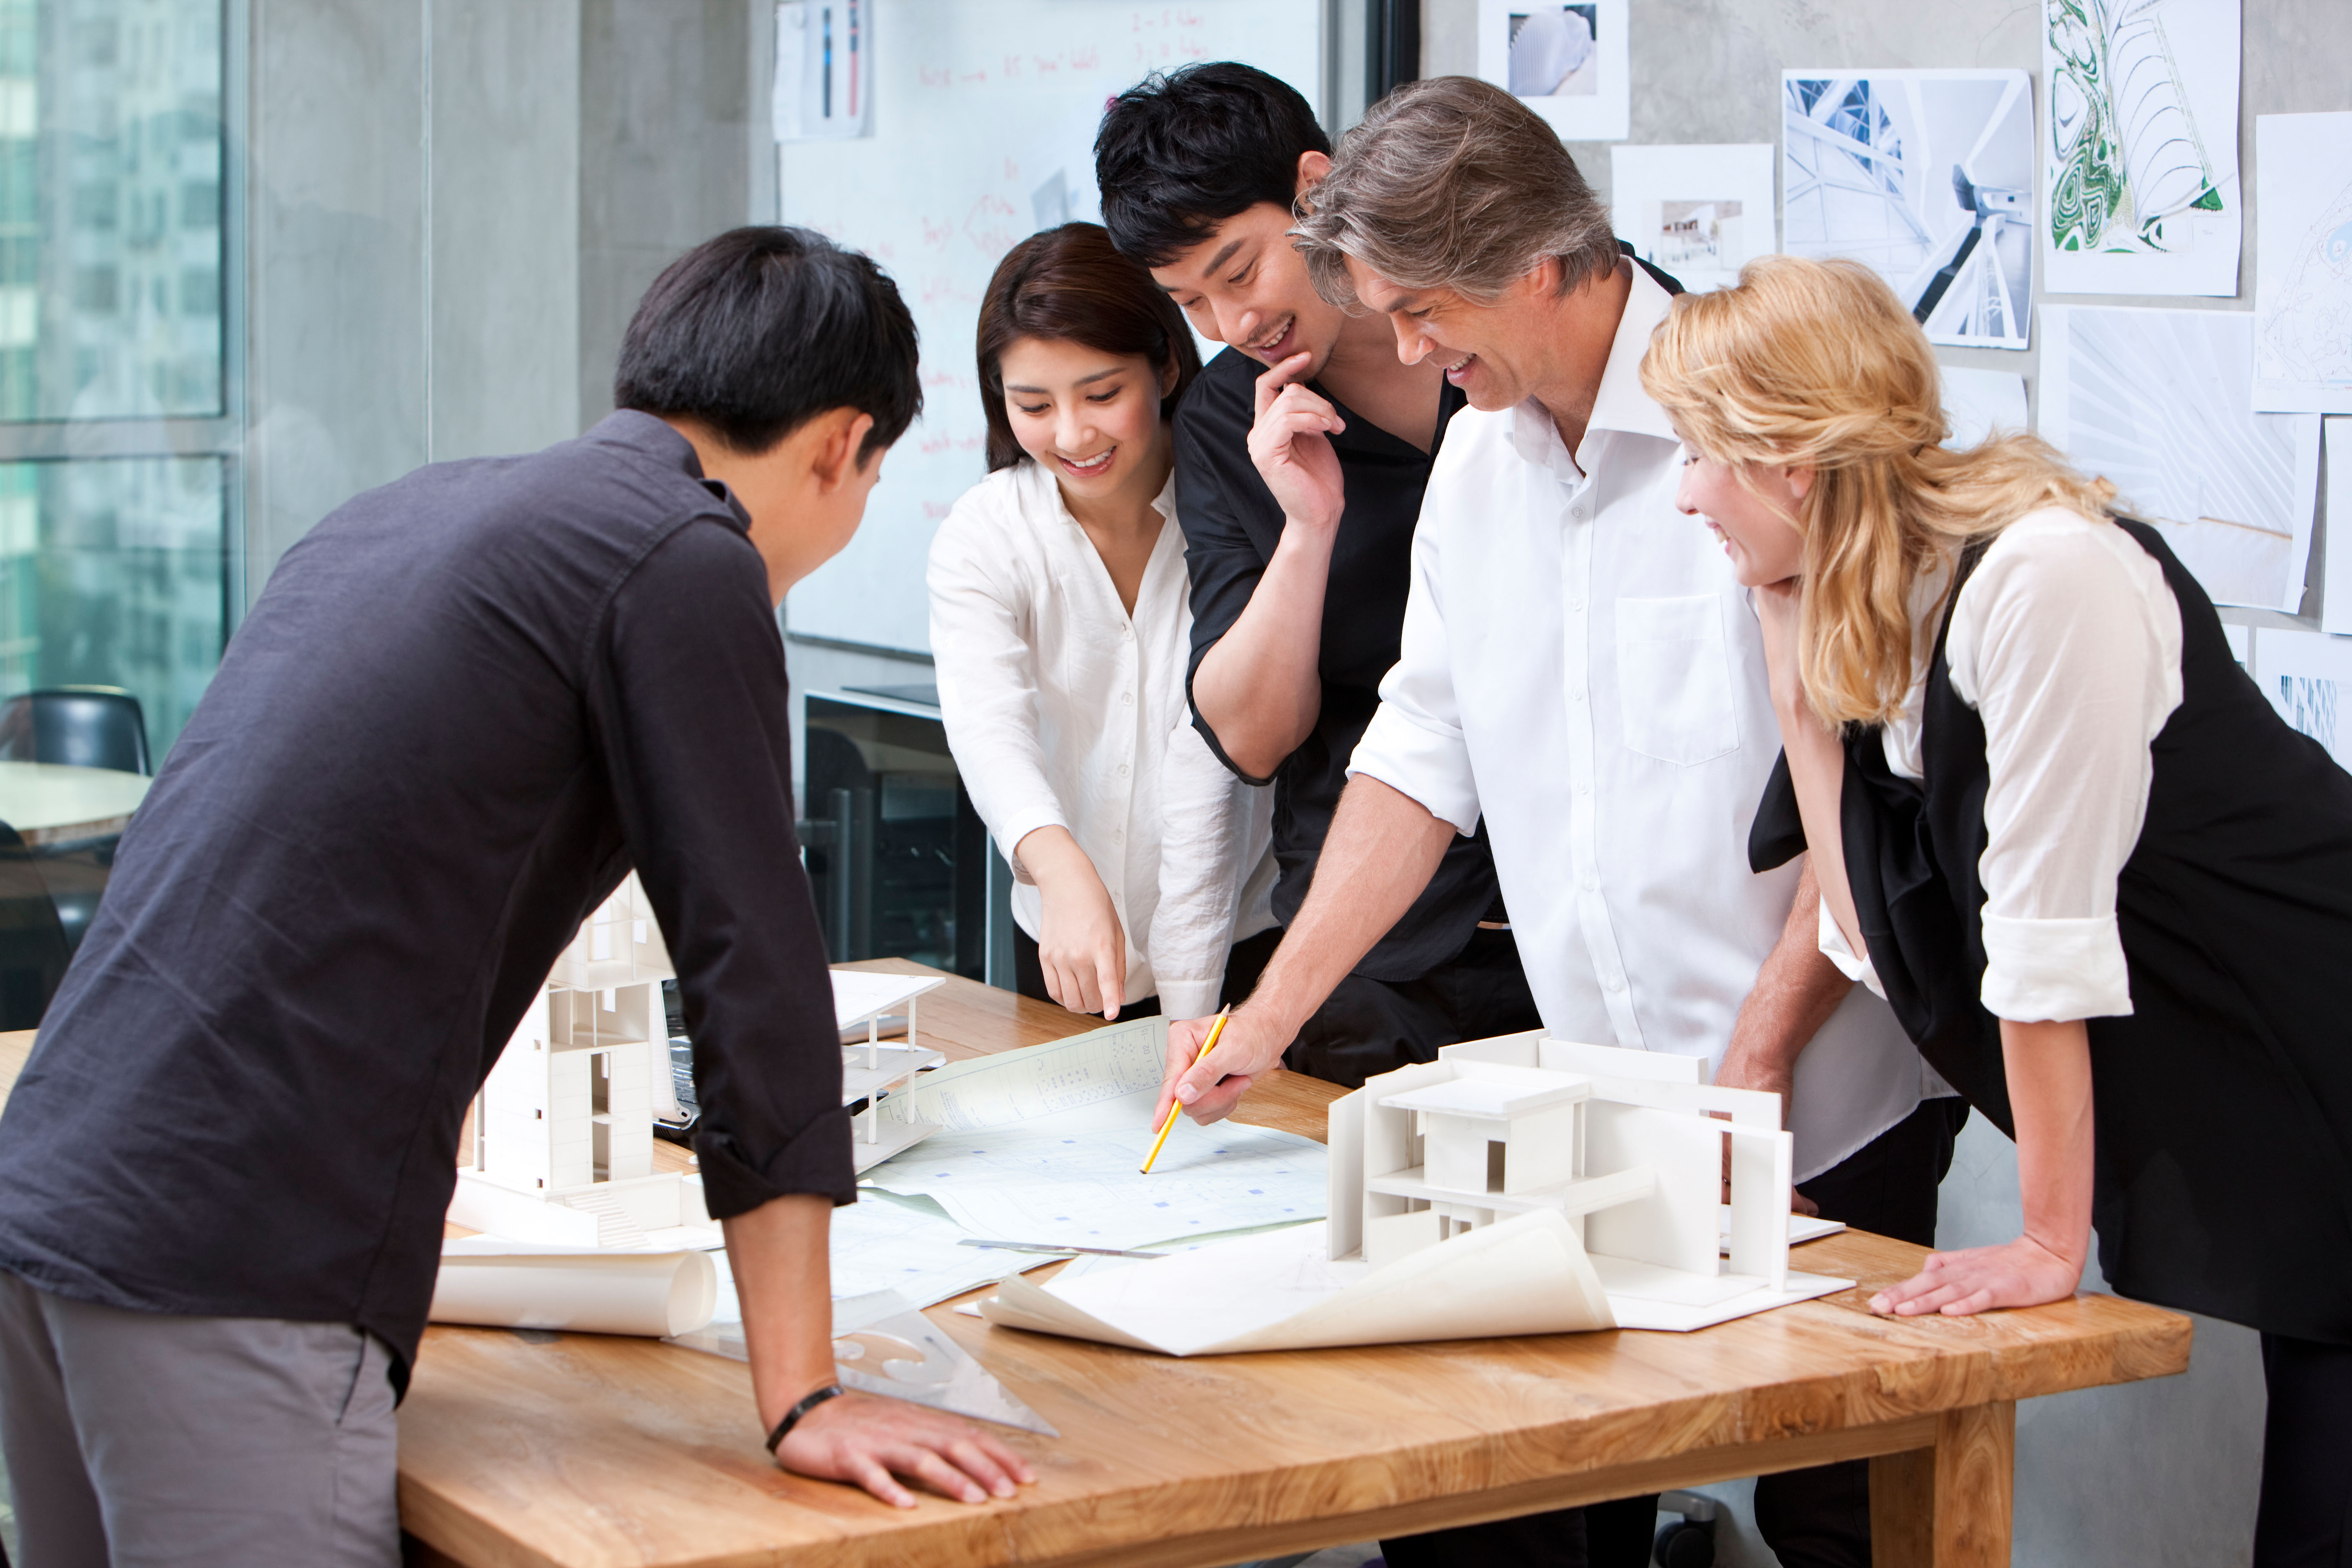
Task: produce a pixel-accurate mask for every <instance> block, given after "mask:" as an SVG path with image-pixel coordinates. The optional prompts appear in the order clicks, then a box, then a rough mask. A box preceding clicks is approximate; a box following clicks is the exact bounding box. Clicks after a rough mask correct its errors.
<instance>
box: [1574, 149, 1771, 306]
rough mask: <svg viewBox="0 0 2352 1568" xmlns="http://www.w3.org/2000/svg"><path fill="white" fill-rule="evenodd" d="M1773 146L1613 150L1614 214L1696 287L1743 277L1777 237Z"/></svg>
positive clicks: (1639, 252) (1643, 254)
mask: <svg viewBox="0 0 2352 1568" xmlns="http://www.w3.org/2000/svg"><path fill="white" fill-rule="evenodd" d="M1772 153H1773V148H1772V146H1771V144H1770V143H1769V142H1758V143H1756V144H1754V145H1752V146H1747V145H1737V146H1713V147H1696V146H1694V147H1634V146H1626V145H1622V144H1621V145H1618V146H1614V147H1612V148H1610V149H1609V188H1610V192H1611V199H1612V203H1613V204H1614V205H1613V206H1612V209H1611V213H1610V219H1611V222H1612V225H1613V226H1615V228H1616V230H1617V233H1618V235H1619V237H1622V238H1623V239H1624V240H1626V241H1627V242H1628V243H1630V244H1631V245H1632V246H1633V254H1634V255H1636V256H1638V257H1640V258H1642V259H1643V260H1644V261H1646V262H1648V263H1649V264H1650V265H1651V266H1653V267H1655V268H1660V269H1661V270H1663V271H1665V272H1668V273H1671V274H1673V275H1674V277H1675V279H1677V280H1679V281H1680V282H1681V284H1682V286H1683V287H1684V288H1685V289H1689V290H1690V291H1691V292H1692V293H1694V294H1704V293H1706V292H1708V291H1709V290H1711V289H1727V288H1729V287H1731V285H1732V284H1734V283H1737V282H1738V281H1739V269H1740V268H1741V267H1742V266H1744V265H1746V263H1747V261H1748V258H1750V257H1755V256H1767V255H1769V254H1770V253H1771V252H1772V251H1773V250H1775V249H1777V248H1778V247H1777V246H1775V245H1774V243H1773V227H1772V223H1773V202H1772Z"/></svg>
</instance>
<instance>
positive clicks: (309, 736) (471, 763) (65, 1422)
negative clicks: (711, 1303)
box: [0, 228, 1029, 1568]
mask: <svg viewBox="0 0 2352 1568" xmlns="http://www.w3.org/2000/svg"><path fill="white" fill-rule="evenodd" d="M614 402H615V403H616V404H617V405H619V406H620V407H621V408H622V409H623V410H624V412H620V413H616V414H614V415H613V416H610V417H609V418H607V419H605V420H604V422H603V423H601V424H599V425H598V426H596V427H595V428H594V429H593V430H592V431H590V432H589V433H588V434H587V435H586V436H584V437H582V438H580V439H579V440H576V441H570V442H565V443H563V444H562V445H559V446H556V447H551V448H549V449H548V450H546V451H544V452H541V453H539V454H537V455H535V456H531V457H527V458H500V459H488V460H481V461H475V462H465V463H449V464H443V465H439V466H436V467H433V468H424V469H420V470H418V471H417V472H416V473H414V474H411V475H410V476H408V477H407V478H406V479H402V480H399V481H397V482H396V483H394V484H391V485H388V486H386V487H384V488H383V489H379V490H375V491H372V492H370V493H368V494H366V495H362V496H360V497H359V498H357V499H356V500H352V501H351V502H350V503H349V504H347V505H345V506H344V507H342V508H341V510H338V511H337V512H336V513H335V514H334V515H332V516H331V517H329V518H328V519H327V520H326V521H322V522H321V523H320V524H319V525H318V527H317V528H315V529H314V530H312V531H311V532H310V535H309V537H308V538H306V539H304V540H303V541H302V542H300V543H299V544H298V545H296V546H295V548H294V549H293V550H291V551H290V552H288V554H287V555H286V558H285V560H284V562H283V563H281V564H280V565H279V566H278V570H277V571H276V573H275V574H273V575H272V577H271V580H270V583H269V585H268V591H267V592H265V593H264V594H263V595H262V596H261V598H260V601H259V602H258V603H257V605H255V606H254V610H253V613H252V615H251V616H249V617H248V618H247V621H246V624H245V626H243V628H242V629H241V630H240V631H239V633H238V634H237V637H236V640H235V641H234V642H233V643H232V644H231V646H230V647H229V649H228V652H227V655H226V658H224V659H223V660H222V664H221V668H220V671H219V674H218V675H217V676H216V677H215V679H214V682H213V684H212V687H211V689H210V691H209V692H208V693H207V695H206V696H205V700H204V702H203V704H202V705H201V706H200V707H199V708H198V710H197V711H196V714H195V716H194V719H193V720H192V721H190V722H189V725H188V728H187V730H186V731H185V732H184V734H183V735H182V736H181V738H180V740H179V742H178V744H177V745H176V746H174V747H173V752H172V754H171V757H170V760H169V762H168V763H166V765H165V767H164V769H163V773H162V775H161V776H160V777H158V778H157V780H156V781H155V784H154V788H153V790H152V793H151V794H150V795H149V796H148V798H147V802H146V804H145V805H143V806H142V808H141V810H140V812H139V815H138V817H137V819H136V821H135V822H134V823H133V825H132V826H131V830H130V832H129V833H128V834H127V835H125V837H124V839H123V842H122V846H121V855H120V858H119V859H118V861H117V864H116V869H115V874H114V879H113V883H112V886H111V887H110V889H109V891H108V895H107V899H106V901H105V904H104V906H103V907H102V908H101V910H100V914H99V917H98V920H97V921H96V922H95V924H94V925H93V927H92V929H91V931H90V932H89V938H88V940H87V941H85V942H83V944H82V947H81V950H80V952H79V956H78V958H77V960H76V962H75V963H74V965H73V967H72V968H71V970H70V971H69V972H68V974H67V976H66V979H65V983H64V984H63V986H62V987H61V988H60V989H59V991H58V996H57V998H56V1001H55V1003H54V1005H52V1007H51V1010H50V1012H49V1014H48V1017H47V1021H46V1024H45V1026H44V1027H43V1030H42V1034H41V1038H40V1042H39V1045H38V1046H37V1048H36V1049H35V1051H34V1053H33V1056H32V1058H31V1060H30V1061H29V1062H28V1063H27V1064H26V1069H25V1072H24V1075H23V1078H22V1079H21V1080H20V1081H19V1083H18V1084H17V1086H16V1092H15V1094H14V1096H13V1098H12V1099H11V1100H10V1101H9V1103H8V1107H7V1111H6V1117H5V1121H0V1437H5V1444H6V1451H7V1460H8V1467H9V1469H10V1471H11V1472H12V1475H13V1477H14V1479H15V1481H16V1503H17V1512H18V1520H19V1527H20V1529H21V1531H22V1532H23V1534H22V1539H23V1542H24V1545H25V1548H26V1554H27V1555H28V1556H29V1558H30V1559H31V1561H32V1562H34V1563H44V1562H47V1563H58V1564H79V1563H104V1562H107V1561H108V1560H110V1558H111V1560H113V1561H117V1562H127V1561H139V1562H151V1561H163V1560H167V1559H168V1560H172V1561H188V1562H207V1563H239V1564H246V1565H251V1564H278V1563H284V1564H289V1565H292V1564H302V1565H306V1568H310V1565H316V1564H325V1563H333V1564H343V1563H353V1564H357V1563H369V1564H378V1565H382V1564H389V1563H394V1562H395V1561H397V1557H398V1552H399V1542H398V1531H397V1525H396V1520H395V1516H394V1500H393V1487H394V1446H393V1441H392V1433H393V1426H392V1405H393V1401H394V1395H395V1394H396V1391H397V1390H398V1389H400V1388H402V1387H404V1386H405V1384H406V1380H407V1371H408V1367H409V1365H410V1363H412V1362H413V1361H414V1359H415V1354H416V1349H417V1344H418V1341H419V1338H420V1336H421V1334H422V1332H423V1330H424V1326H425V1311H426V1307H427V1304H428V1302H429V1300H430V1299H431V1295H432V1291H433V1286H434V1279H435V1272H436V1268H437V1266H438V1261H439V1254H440V1249H441V1226H442V1218H443V1215H444V1213H445V1212H446V1208H447V1205H448V1201H449V1196H450V1192H451V1188H452V1186H453V1185H454V1183H455V1180H456V1164H457V1134H458V1128H459V1123H460V1121H461V1120H462V1118H463V1117H464V1114H465V1110H466V1106H467V1101H468V1100H470V1099H471V1097H472V1096H473V1094H474V1093H475V1091H476V1090H477V1089H478V1087H479V1086H480V1084H481V1082H482V1079H483V1078H484V1076H485V1075H486V1074H487V1073H488V1070H489V1068H490V1067H491V1065H492V1063H493V1062H494V1061H495V1060H496V1059H497V1058H498V1056H499V1051H500V1050H501V1048H502V1047H504V1046H505V1044H506V1042H507V1039H508V1037H509V1036H510V1035H511V1034H512V1032H513V1031H514V1029H515V1026H516V1025H517V1024H518V1022H519V1021H520V1018H521V1016H522V1014H523V1011H524V1009H525V1007H526V1005H528V1003H529V1002H530V998H531V997H532V996H533V995H534V994H536V993H537V992H538V990H539V988H540V987H541V985H542V984H544V983H545V981H546V978H547V974H548V971H549V969H550V967H551V965H552V964H553V963H554V961H555V959H556V956H557V955H558V953H559V952H561V950H562V947H563V945H564V943H565V942H567V941H568V940H569V939H570V938H571V936H572V931H573V930H574V928H575V927H576V926H577V925H578V923H579V922H580V921H581V920H582V919H583V917H584V916H585V915H586V914H587V913H588V912H589V911H590V910H593V909H594V908H595V906H596V905H597V904H598V903H600V902H601V901H602V900H604V898H605V897H606V896H607V895H608V894H609V893H610V892H611V891H612V889H614V886H615V885H616V884H617V883H618V882H619V880H620V879H621V878H622V877H623V876H624V875H625V873H626V872H627V871H628V870H629V868H631V867H632V866H634V867H635V869H636V870H637V872H638V874H639V876H640V878H641V879H642V880H643V883H644V885H645V888H646V892H647V894H648V896H649V897H650V898H651V900H652V902H653V905H654V908H655V910H656V913H657V915H658V916H659V918H660V922H661V926H662V930H663V933H664V935H665V936H666V937H667V940H668V945H669V951H670V952H671V953H672V954H673V955H674V957H675V959H676V962H677V970H678V979H679V985H680V988H681V990H682V992H683V994H684V998H685V1005H686V1016H687V1024H688V1032H689V1033H690V1034H691V1035H692V1037H693V1038H694V1044H695V1057H696V1062H695V1070H696V1079H697V1085H698V1091H699V1098H700V1100H701V1103H702V1106H703V1110H704V1114H703V1119H702V1127H701V1131H700V1132H699V1134H698V1152H699V1155H700V1166H701V1172H702V1175H703V1181H704V1189H705V1194H706V1199H707V1203H708V1205H709V1210H710V1212H711V1214H712V1215H713V1216H714V1217H716V1218H718V1219H719V1220H720V1221H721V1222H722V1224H723V1225H724V1226H725V1229H726V1233H727V1242H728V1248H729V1251H730V1256H731V1258H732V1259H733V1264H734V1275H735V1279H736V1282H737V1288H738V1289H739V1291H740V1295H741V1298H742V1303H743V1309H744V1326H745V1331H746V1336H747V1338H748V1340H749V1342H750V1345H751V1373H752V1384H753V1389H754V1393H755V1394H756V1397H757V1399H758V1404H759V1412H758V1415H759V1419H760V1422H761V1428H762V1429H764V1430H769V1431H771V1432H777V1433H779V1436H781V1443H779V1442H778V1438H777V1437H773V1436H772V1438H771V1446H772V1447H774V1450H775V1453H776V1457H777V1458H778V1459H779V1460H780V1462H782V1463H783V1464H784V1465H786V1466H788V1467H790V1468H793V1469H796V1470H800V1471H802V1472H803V1473H806V1474H810V1475H815V1476H822V1477H827V1478H831V1479H842V1480H851V1481H856V1482H858V1483H859V1484H862V1485H864V1486H866V1488H867V1489H869V1490H872V1491H873V1492H875V1493H876V1494H877V1495H878V1496H882V1497H884V1498H887V1499H889V1500H894V1501H900V1502H905V1503H908V1505H911V1498H910V1497H909V1496H908V1493H907V1492H906V1490H905V1489H904V1488H903V1487H901V1486H900V1485H899V1484H898V1482H897V1481H896V1480H894V1479H892V1476H891V1474H890V1472H892V1471H897V1472H898V1473H899V1474H901V1475H906V1476H909V1477H912V1478H915V1479H920V1480H922V1481H924V1482H927V1483H929V1485H931V1486H933V1487H935V1488H937V1489H940V1490H941V1491H944V1492H946V1493H948V1494H949V1495H951V1496H957V1497H961V1498H963V1499H964V1500H968V1501H979V1500H983V1499H984V1498H985V1497H986V1496H987V1495H988V1491H989V1490H993V1491H995V1492H996V1493H997V1494H998V1495H1000V1496H1003V1495H1010V1493H1011V1491H1012V1489H1013V1481H1014V1480H1015V1479H1029V1478H1028V1472H1027V1470H1026V1468H1025V1467H1024V1466H1023V1465H1022V1464H1021V1462H1020V1461H1019V1460H1018V1459H1017V1458H1015V1457H1014V1456H1013V1454H1012V1453H1011V1452H1010V1451H1009V1450H1006V1449H1005V1448H1003V1447H1002V1446H1001V1445H999V1444H997V1443H996V1442H995V1441H994V1440H993V1439H992V1438H989V1437H986V1436H982V1434H981V1433H980V1432H979V1431H978V1430H977V1429H976V1428H974V1427H971V1426H969V1425H968V1424H966V1423H963V1422H961V1421H957V1420H954V1419H952V1418H946V1417H941V1416H940V1415H935V1414H933V1413H931V1412H929V1411H927V1410H923V1409H921V1408H919V1407H917V1406H914V1405H906V1404H901V1403H898V1402H896V1401H889V1400H878V1399H872V1398H869V1397H866V1396H863V1395H859V1394H846V1395H843V1394H841V1393H840V1390H839V1389H838V1388H837V1387H835V1386H834V1373H833V1364H834V1363H833V1354H832V1349H831V1343H830V1340H831V1312H830V1306H829V1296H830V1291H829V1289H828V1282H827V1276H828V1270H827V1267H826V1251H825V1238H826V1231H827V1227H828V1215H829V1213H830V1211H831V1209H832V1208H833V1206H834V1205H836V1204H841V1203H848V1202H851V1201H853V1198H854V1195H855V1190H856V1189H855V1178H854V1175H853V1173H852V1170H851V1164H850V1144H849V1136H850V1135H849V1129H848V1123H847V1119H846V1117H845V1114H844V1111H843V1109H842V1106H841V1057H840V1050H839V1040H838V1037H837V1035H836V1033H835V1026H834V1015H833V1006H832V993H831V987H830V984H829V982H828V979H827V975H826V973H825V968H824V951H823V948H822V946H821V945H820V942H819V939H818V936H817V931H816V925H815V916H814V908H813V905H812V903H811V900H810V897H809V891H808V886H807V881H806V879H805V878H804V877H803V875H802V873H801V870H800V867H799V863H798V846H797V845H796V843H795V842H794V838H793V817H792V801H791V765H792V763H791V745H790V737H789V736H788V734H787V732H786V721H785V714H786V708H785V674H784V658H783V647H782V638H781V637H780V636H779V635H778V631H777V626H776V622H775V616H774V611H775V606H776V605H777V603H778V602H779V601H781V599H782V596H783V594H784V591H785V589H786V588H787V587H788V586H789V585H790V584H792V583H793V582H794V581H795V580H797V579H798V578H799V577H801V576H803V575H805V574H807V573H808V572H810V571H811V570H813V569H814V567H816V566H817V565H818V564H819V563H822V562H823V561H824V560H825V559H826V558H827V557H828V556H830V555H832V554H833V553H834V552H835V551H837V550H839V549H840V548H841V546H842V545H843V544H844V543H845V542H847V541H848V539H849V536H850V534H851V533H852V532H853V531H855V530H856V526H857V522H858V520H859V517H860V515H861V514H862V512H863V510H864V509H865V503H866V493H867V491H868V490H869V489H871V488H872V486H873V484H874V481H875V479H877V477H878V476H879V473H880V468H881V460H880V454H881V452H882V451H883V449H884V448H886V447H888V446H889V444H890V443H891V442H892V441H894V440H895V439H897V437H898V436H899V435H900V434H901V433H902V432H903V431H904V430H905V429H906V428H907V426H908V422H909V421H910V420H911V419H912V418H913V416H914V415H915V412H916V410H917V409H918V407H919V405H920V394H919V391H918V390H917V381H916V368H915V335H914V327H913V323H912V321H910V320H909V319H908V314H907V311H906V308H905V306H904V305H903V304H902V303H901V302H900V300H899V299H898V292H897V290H896V289H894V288H893V287H892V286H891V284H890V282H889V280H888V279H886V278H885V277H883V276H882V274H881V273H880V272H879V271H878V270H877V268H875V267H874V265H873V264H872V263H871V262H869V261H867V260H866V258H863V257H861V256H856V255H854V254H851V253H847V252H844V251H840V250H836V249H835V247H832V246H831V245H829V244H827V243H826V242H825V241H824V240H823V239H821V238H818V237H815V236H814V235H810V234H806V233H803V232H802V231H799V230H795V229H781V228H770V229H740V230H737V231H735V232H734V233H731V234H729V235H724V236H721V237H719V238H718V239H715V240H712V241H710V242H709V243H708V244H706V245H704V246H702V247H698V249H697V250H695V251H693V252H691V253H689V254H688V255H687V256H686V257H684V258H681V259H680V260H679V261H678V262H677V263H676V264H675V265H673V266H672V267H671V268H669V269H668V270H667V272H665V273H664V274H663V275H662V277H661V279H659V280H658V281H656V283H655V284H654V286H653V288H652V289H651V290H649V291H648V292H647V294H646V299H645V300H644V301H643V303H641V304H640V306H639V307H638V310H637V313H636V316H635V320H634V321H632V323H631V324H630V327H629V331H628V334H627V337H626V339H625V342H624V345H623V348H622V357H621V366H620V374H619V377H618V380H617V384H616V386H615V389H614ZM746 1415H747V1416H748V1415H750V1413H749V1412H747V1413H746ZM789 1418H797V1419H789ZM746 1426H747V1428H748V1426H749V1422H748V1420H747V1422H746ZM782 1428H789V1430H788V1431H780V1429H782ZM747 1435H748V1433H747Z"/></svg>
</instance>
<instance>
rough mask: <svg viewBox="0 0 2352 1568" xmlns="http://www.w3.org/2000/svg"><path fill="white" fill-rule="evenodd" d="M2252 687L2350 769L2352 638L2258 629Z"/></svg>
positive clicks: (2351, 766)
mask: <svg viewBox="0 0 2352 1568" xmlns="http://www.w3.org/2000/svg"><path fill="white" fill-rule="evenodd" d="M2254 684H2255V685H2256V686H2259V687H2261V688H2262V691H2263V696H2265V697H2267V698H2269V699H2270V700H2271V706H2272V707H2273V708H2275V709H2277V710H2278V713H2279V717H2280V718H2282V719H2284V720H2285V721H2287V723H2288V725H2289V726H2291V727H2292V728H2294V729H2295V730H2298V731H2301V732H2303V733H2304V734H2306V735H2308V736H2310V737H2311V738H2312V739H2313V740H2315V741H2316V742H2319V743H2320V744H2321V745H2323V746H2325V747H2326V748H2327V754H2328V755H2329V756H2331V757H2334V758H2335V759H2336V765H2337V766H2339V767H2343V768H2346V769H2352V637H2329V636H2327V635H2326V633H2324V632H2293V631H2287V630H2284V629H2283V628H2280V627H2273V626H2258V627H2256V628H2255V630H2254Z"/></svg>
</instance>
